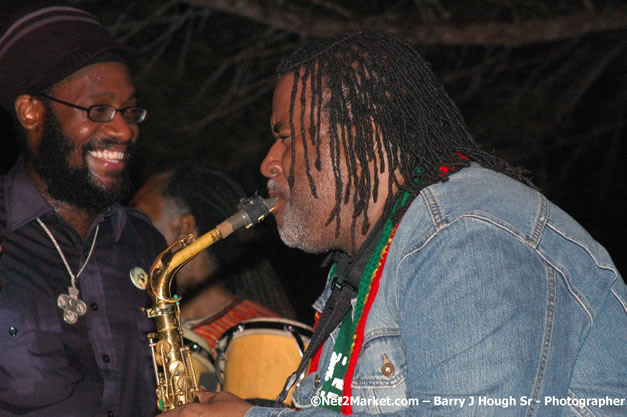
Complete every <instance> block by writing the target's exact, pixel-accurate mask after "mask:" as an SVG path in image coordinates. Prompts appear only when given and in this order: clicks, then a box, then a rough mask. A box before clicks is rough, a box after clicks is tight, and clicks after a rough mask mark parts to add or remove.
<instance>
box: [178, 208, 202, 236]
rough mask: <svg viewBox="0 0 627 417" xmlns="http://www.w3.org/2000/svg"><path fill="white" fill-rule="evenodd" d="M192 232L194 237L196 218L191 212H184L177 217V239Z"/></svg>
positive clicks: (195, 233)
mask: <svg viewBox="0 0 627 417" xmlns="http://www.w3.org/2000/svg"><path fill="white" fill-rule="evenodd" d="M190 233H193V234H194V237H198V236H196V235H197V233H198V232H197V230H196V218H195V217H194V215H192V214H186V215H184V216H181V218H180V219H179V236H178V238H179V239H182V238H183V237H185V236H187V235H188V234H190Z"/></svg>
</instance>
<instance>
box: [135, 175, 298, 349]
mask: <svg viewBox="0 0 627 417" xmlns="http://www.w3.org/2000/svg"><path fill="white" fill-rule="evenodd" d="M245 197H246V195H245V194H244V192H243V190H242V188H241V187H240V185H239V184H237V183H236V182H235V180H233V179H232V178H230V177H228V176H227V175H225V174H224V173H222V172H220V171H218V170H215V169H211V168H208V167H203V166H199V165H197V164H181V165H179V166H177V167H175V168H174V169H172V170H170V171H166V172H163V173H159V174H157V175H155V176H153V177H152V178H150V179H149V180H148V181H147V182H146V183H145V184H144V185H143V186H142V187H141V188H140V189H139V190H138V191H137V193H136V194H135V197H134V198H133V199H132V201H131V203H130V205H131V206H133V207H135V208H137V209H138V210H140V211H142V212H144V213H146V214H147V215H148V216H149V217H150V218H151V219H152V222H153V224H154V225H155V226H156V227H157V229H159V231H160V232H161V233H162V234H163V235H164V236H165V239H166V241H167V243H168V245H171V244H173V243H174V242H176V241H178V240H180V239H183V238H184V237H186V236H187V235H189V234H192V235H193V237H194V238H196V237H198V236H201V235H203V234H205V233H207V232H208V231H210V230H211V229H213V228H214V227H215V226H217V225H218V224H219V223H221V222H222V221H224V220H225V219H227V218H228V217H230V216H231V215H233V214H235V212H237V210H238V208H237V205H238V203H239V202H240V200H241V199H242V198H245ZM256 231H257V229H254V228H253V229H250V230H241V231H237V232H235V233H234V234H233V235H231V236H229V237H228V238H227V239H224V240H222V241H219V242H217V243H216V244H214V245H212V246H210V247H208V248H207V249H206V250H204V251H201V252H200V253H199V254H198V255H196V256H195V257H194V258H192V259H191V260H190V261H189V262H188V263H187V264H185V266H183V267H182V268H181V269H180V270H179V271H178V272H177V274H176V276H175V282H176V287H177V292H178V294H179V296H181V321H182V325H183V326H184V327H185V328H187V329H192V330H193V331H194V332H195V333H197V334H198V335H200V336H202V337H203V338H204V339H205V340H206V341H207V344H208V347H209V349H210V353H211V355H212V356H214V357H215V344H216V341H217V340H218V339H219V338H220V336H222V334H223V333H224V332H225V331H226V330H228V329H229V328H231V327H233V326H235V325H236V324H238V323H240V322H242V321H244V320H247V319H252V318H260V317H266V318H277V317H283V318H294V316H295V313H294V309H293V307H292V305H291V303H290V300H289V297H288V295H287V292H286V291H285V289H284V287H283V285H282V283H281V282H280V280H279V278H278V276H277V275H276V274H275V272H274V269H273V267H272V265H271V263H270V261H269V260H268V259H266V258H264V257H263V255H264V254H263V253H260V251H259V245H260V243H261V242H260V240H259V239H258V235H257V234H256Z"/></svg>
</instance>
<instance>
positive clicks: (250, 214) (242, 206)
mask: <svg viewBox="0 0 627 417" xmlns="http://www.w3.org/2000/svg"><path fill="white" fill-rule="evenodd" d="M278 199H279V198H278V197H269V198H265V199H264V198H263V197H261V196H260V195H258V194H255V195H253V196H252V197H248V198H245V199H242V201H240V203H239V205H238V208H239V211H238V212H237V213H235V214H234V215H232V216H231V217H229V218H228V219H226V221H227V222H228V223H230V224H231V226H232V228H233V231H235V230H237V229H239V228H240V227H245V228H247V229H248V228H250V227H252V226H254V225H256V224H257V223H259V222H260V221H262V220H263V219H265V218H266V216H267V215H268V214H270V213H272V212H273V211H274V207H275V205H276V202H277V200H278Z"/></svg>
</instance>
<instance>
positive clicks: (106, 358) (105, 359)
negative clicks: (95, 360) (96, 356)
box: [102, 355, 111, 363]
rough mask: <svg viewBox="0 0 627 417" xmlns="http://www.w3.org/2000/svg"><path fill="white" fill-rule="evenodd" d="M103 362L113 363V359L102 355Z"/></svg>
mask: <svg viewBox="0 0 627 417" xmlns="http://www.w3.org/2000/svg"><path fill="white" fill-rule="evenodd" d="M102 360H103V361H104V363H109V362H111V358H110V357H109V355H102Z"/></svg>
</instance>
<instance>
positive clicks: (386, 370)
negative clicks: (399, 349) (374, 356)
mask: <svg viewBox="0 0 627 417" xmlns="http://www.w3.org/2000/svg"><path fill="white" fill-rule="evenodd" d="M381 356H383V366H382V367H381V373H382V374H383V375H385V376H387V377H388V378H390V377H391V376H392V375H394V370H395V368H394V365H393V364H392V362H390V360H389V359H388V357H387V355H386V354H385V353H382V354H381Z"/></svg>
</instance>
